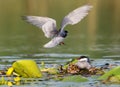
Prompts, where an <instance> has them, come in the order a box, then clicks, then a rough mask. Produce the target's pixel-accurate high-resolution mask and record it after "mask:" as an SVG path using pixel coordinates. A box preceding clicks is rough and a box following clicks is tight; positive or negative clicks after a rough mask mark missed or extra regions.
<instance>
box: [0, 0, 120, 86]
mask: <svg viewBox="0 0 120 87" xmlns="http://www.w3.org/2000/svg"><path fill="white" fill-rule="evenodd" d="M86 3H91V4H92V5H93V6H94V8H93V9H92V10H91V12H90V14H89V15H88V16H87V17H86V18H84V20H82V21H81V22H80V23H78V24H76V25H73V26H71V25H69V26H67V27H66V28H65V29H66V30H68V31H69V35H68V37H67V38H66V39H65V45H64V46H58V47H56V48H52V49H45V48H43V45H44V44H45V43H47V42H48V41H49V39H46V38H45V37H44V34H43V32H42V31H41V30H40V29H38V28H37V27H34V26H32V25H30V24H28V23H26V22H25V21H23V20H22V19H21V16H23V15H39V16H48V17H51V18H54V19H56V21H57V26H58V28H60V23H61V21H62V18H63V17H64V16H65V15H66V14H68V13H69V12H70V11H72V10H73V9H75V8H77V7H79V6H82V5H84V4H86ZM119 4H120V1H119V0H114V1H112V0H111V1H107V0H106V1H104V0H100V1H98V0H97V1H96V0H89V1H88V0H84V1H83V0H76V1H74V0H72V1H71V2H70V1H69V0H59V1H56V0H52V1H51V0H34V1H30V0H26V1H24V0H20V1H18V0H10V1H8V0H1V1H0V69H2V68H4V67H7V66H11V64H12V63H13V62H14V61H16V60H20V59H33V60H35V61H36V62H37V64H38V65H40V62H41V61H44V62H45V63H46V65H47V66H48V67H51V66H53V65H54V64H65V63H66V62H67V61H69V60H70V59H72V58H76V57H79V56H80V55H87V56H89V57H90V58H91V59H93V60H95V61H94V62H93V65H97V66H100V65H99V63H101V62H103V61H104V62H103V64H104V63H106V62H108V61H109V62H110V63H113V64H114V63H115V64H116V63H117V64H119V60H120V25H119V23H120V16H119V15H120V10H119V8H120V6H119ZM91 82H92V81H91V80H90V82H89V83H63V82H55V81H42V82H39V83H37V84H36V83H35V84H34V83H30V84H25V85H22V86H21V87H30V86H31V87H32V86H34V87H39V86H40V85H41V87H53V86H55V87H61V86H64V87H72V86H74V87H79V86H80V87H82V86H84V85H85V86H86V87H88V85H89V86H90V84H91ZM92 85H94V86H95V87H96V85H99V84H92ZM103 86H104V87H106V86H105V85H104V84H103ZM108 86H110V87H113V86H114V87H115V86H116V85H108Z"/></svg>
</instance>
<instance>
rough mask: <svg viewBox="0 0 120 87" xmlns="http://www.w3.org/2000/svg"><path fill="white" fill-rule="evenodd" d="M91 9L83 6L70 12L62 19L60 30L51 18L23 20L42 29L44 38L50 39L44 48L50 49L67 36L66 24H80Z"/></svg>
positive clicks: (26, 17)
mask: <svg viewBox="0 0 120 87" xmlns="http://www.w3.org/2000/svg"><path fill="white" fill-rule="evenodd" d="M91 8H92V6H91V5H84V6H82V7H79V8H77V9H75V10H73V11H72V12H70V13H69V14H68V15H66V16H65V17H64V18H63V20H62V23H61V28H60V30H57V28H56V21H55V20H54V19H52V18H48V17H38V16H23V19H24V20H26V21H27V22H29V23H31V24H33V25H35V26H37V27H39V28H40V29H42V31H43V32H44V34H45V36H46V37H47V38H51V41H49V42H48V43H47V44H45V45H44V47H45V48H52V47H55V46H57V45H58V44H60V43H61V42H63V40H64V38H65V37H66V36H67V33H68V32H67V31H66V30H64V28H65V26H67V25H68V24H71V25H74V24H77V23H78V22H80V21H81V20H82V19H83V18H84V17H85V16H87V14H88V12H89V10H90V9H91Z"/></svg>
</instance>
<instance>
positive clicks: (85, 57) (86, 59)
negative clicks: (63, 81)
mask: <svg viewBox="0 0 120 87" xmlns="http://www.w3.org/2000/svg"><path fill="white" fill-rule="evenodd" d="M77 59H78V60H79V61H80V62H88V63H90V59H89V57H87V56H80V57H79V58H77Z"/></svg>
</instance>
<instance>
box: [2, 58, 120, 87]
mask: <svg viewBox="0 0 120 87" xmlns="http://www.w3.org/2000/svg"><path fill="white" fill-rule="evenodd" d="M77 62H78V59H73V60H72V61H69V62H68V63H66V64H65V65H63V66H62V65H58V67H46V64H45V63H44V62H43V61H42V62H41V66H40V67H38V66H37V64H36V62H35V61H33V60H18V61H16V62H14V63H13V64H12V66H11V67H9V68H8V69H7V70H1V71H0V75H1V78H0V85H8V86H9V87H12V85H21V84H25V83H27V82H34V81H42V80H50V79H52V80H55V81H63V82H87V81H89V79H88V77H90V78H91V76H92V75H94V76H97V77H98V78H96V80H100V82H102V83H117V84H119V83H120V73H119V72H120V66H117V67H115V68H112V69H111V70H107V72H106V70H105V69H104V68H103V66H102V67H95V66H92V67H91V68H89V69H88V68H80V67H78V66H77V65H76V63H77ZM108 68H109V66H108ZM109 69H110V68H109ZM25 78H27V79H25ZM32 78H33V79H32ZM37 79H38V80H37Z"/></svg>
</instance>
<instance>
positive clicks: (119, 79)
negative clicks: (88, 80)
mask: <svg viewBox="0 0 120 87" xmlns="http://www.w3.org/2000/svg"><path fill="white" fill-rule="evenodd" d="M98 80H102V82H103V83H120V66H117V67H115V68H113V69H111V70H110V71H108V72H106V73H105V74H104V75H102V76H100V77H99V78H98Z"/></svg>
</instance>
